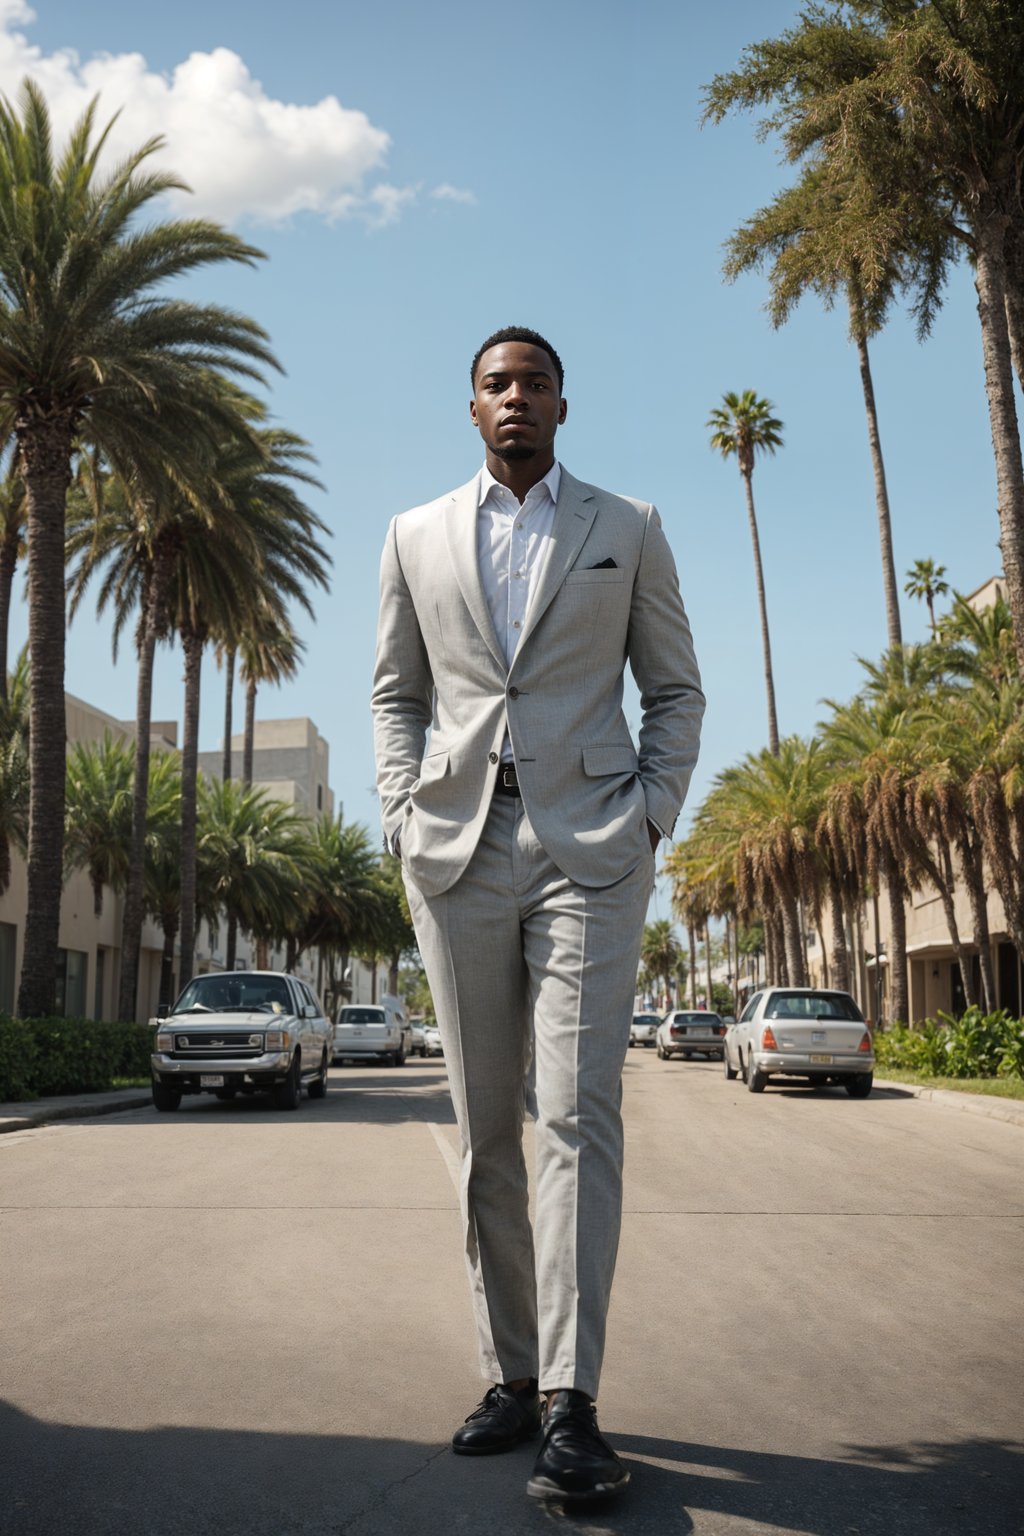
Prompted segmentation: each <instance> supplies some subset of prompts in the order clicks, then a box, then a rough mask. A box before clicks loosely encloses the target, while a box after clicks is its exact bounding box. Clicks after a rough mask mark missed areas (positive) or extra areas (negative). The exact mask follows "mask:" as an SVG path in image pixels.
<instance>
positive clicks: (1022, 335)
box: [990, 218, 1024, 1011]
mask: <svg viewBox="0 0 1024 1536" xmlns="http://www.w3.org/2000/svg"><path fill="white" fill-rule="evenodd" d="M1005 251H1006V329H1007V333H1008V335H1009V338H1010V356H1011V357H1012V359H1013V371H1014V373H1016V375H1017V381H1018V383H1019V384H1020V387H1021V389H1024V221H1022V220H1021V219H1020V218H1012V219H1011V220H1010V224H1009V228H1008V229H1007V231H1006V247H1005ZM990 1011H991V1010H990Z"/></svg>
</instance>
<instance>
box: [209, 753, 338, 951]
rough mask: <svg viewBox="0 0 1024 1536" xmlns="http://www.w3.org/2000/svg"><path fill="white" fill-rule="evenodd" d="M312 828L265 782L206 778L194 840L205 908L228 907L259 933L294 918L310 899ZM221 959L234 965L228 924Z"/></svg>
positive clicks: (292, 921)
mask: <svg viewBox="0 0 1024 1536" xmlns="http://www.w3.org/2000/svg"><path fill="white" fill-rule="evenodd" d="M311 832H312V827H311V825H310V823H309V822H307V821H306V820H305V818H303V817H301V816H297V815H296V814H295V812H294V811H293V810H291V809H290V807H288V806H286V805H283V804H281V802H280V801H277V800H273V799H271V797H270V796H269V795H268V794H267V792H266V791H265V790H262V789H253V788H249V787H245V788H243V787H242V786H241V785H238V784H236V783H235V782H234V781H233V780H231V779H228V780H223V779H220V780H218V779H207V778H205V777H204V778H202V779H201V780H200V784H199V828H198V838H197V845H196V857H197V867H198V884H199V887H200V901H199V905H200V907H201V909H202V910H203V911H204V912H205V913H206V914H207V915H208V916H211V915H213V914H215V913H216V914H220V913H225V912H226V913H227V914H228V915H229V917H230V918H237V919H238V920H239V921H240V922H241V924H242V926H243V927H244V928H246V929H247V930H249V931H251V932H256V933H261V934H264V933H268V932H271V933H272V932H282V931H287V930H288V929H289V927H291V926H295V925H297V924H298V922H300V921H301V916H302V913H303V912H304V911H305V910H306V908H307V906H308V895H307V893H308V884H309V878H310V872H311V867H312V865H313V863H314V862H315V858H316V851H315V847H314V845H313V842H312V838H311ZM235 931H237V930H235ZM224 966H225V969H226V970H229V971H232V970H234V968H235V937H234V932H233V930H232V928H231V926H230V924H229V928H228V942H227V950H226V953H225V957H224Z"/></svg>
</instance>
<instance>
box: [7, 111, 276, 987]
mask: <svg viewBox="0 0 1024 1536" xmlns="http://www.w3.org/2000/svg"><path fill="white" fill-rule="evenodd" d="M95 116H96V103H95V101H94V102H93V103H92V105H90V107H89V108H88V109H87V110H86V112H85V113H84V114H83V115H82V117H81V118H80V119H79V122H78V123H77V125H76V127H75V128H74V129H73V131H72V133H71V136H70V138H69V140H68V142H67V144H66V146H65V148H64V151H63V153H62V155H61V156H60V158H59V159H56V160H55V158H54V155H53V152H52V148H51V130H50V119H49V113H48V111H47V107H46V103H45V101H44V99H43V96H42V94H41V92H40V91H39V89H38V87H37V86H36V85H34V84H33V83H32V82H31V81H26V82H25V84H24V86H23V88H22V92H21V96H20V100H19V104H18V107H17V108H15V107H14V106H12V105H11V104H10V103H9V102H7V101H2V102H0V431H3V432H4V433H6V432H9V431H13V432H14V434H15V438H16V440H17V445H18V469H19V473H20V475H21V478H22V480H23V483H24V487H25V498H26V507H27V520H28V551H29V575H28V598H29V651H30V655H31V662H32V703H31V710H32V722H31V735H30V754H31V776H32V787H31V802H30V809H29V852H28V914H27V919H26V925H25V945H24V959H23V964H22V974H21V986H20V991H19V997H18V1008H19V1011H20V1012H21V1013H22V1014H26V1015H27V1014H47V1013H51V1012H52V1011H53V1007H54V1001H55V975H56V963H55V962H56V951H57V941H58V930H59V922H60V897H61V889H62V879H63V847H62V840H63V826H64V815H63V808H64V771H65V723H64V647H65V615H64V519H65V502H66V497H67V492H68V486H69V483H70V479H71V464H72V457H73V453H74V449H75V444H76V441H78V440H81V439H88V440H89V441H92V442H95V443H97V444H99V445H101V446H103V447H104V450H105V452H106V453H107V456H108V458H110V459H111V460H113V459H115V458H116V459H118V460H120V461H128V460H132V461H136V462H146V461H147V460H149V459H151V458H152V456H153V454H154V452H159V451H160V450H161V449H162V448H163V447H164V446H165V445H166V443H167V442H168V434H169V433H170V435H171V436H173V437H175V438H176V439H177V440H178V446H179V452H180V442H181V436H180V434H181V432H182V430H183V429H184V430H186V431H189V432H194V434H195V435H196V437H197V438H200V439H201V438H203V437H205V436H207V435H208V432H209V427H210V423H211V422H216V421H219V420H221V419H222V416H223V411H222V409H221V407H220V405H219V403H218V402H217V401H216V399H215V398H213V397H211V394H210V392H209V391H208V390H206V389H205V388H204V386H203V370H206V369H208V368H210V367H218V366H219V367H228V368H232V369H235V370H239V369H240V370H242V371H246V372H250V373H252V372H253V371H254V367H255V365H256V364H257V363H259V364H267V363H269V362H270V361H271V358H270V354H269V353H268V351H267V348H266V344H265V337H264V334H263V332H262V331H261V330H260V329H259V327H258V326H256V325H255V324H254V323H253V322H252V321H250V320H246V319H244V318H243V317H241V316H239V315H237V314H233V313H231V312H230V311H227V310H223V309H220V308H217V307H215V306H209V305H198V304H193V303H189V302H187V301H184V300H181V299H172V298H160V297H159V296H158V295H157V293H156V288H157V286H158V285H159V284H163V283H166V282H167V281H168V280H169V279H172V278H174V277H176V276H178V275H180V274H184V273H188V272H191V271H193V270H194V269H196V268H198V267H201V266H207V265H210V264H212V263H217V262H222V261H234V262H246V263H250V264H251V263H252V262H253V261H254V260H255V259H256V257H257V256H258V254H259V253H258V252H257V251H256V250H254V249H253V247H251V246H248V245H246V244H244V243H243V242H242V241H240V240H238V239H237V238H236V237H235V236H233V235H230V234H228V233H227V232H226V231H224V230H222V229H220V228H219V227H218V226H216V225H214V224H211V223H208V222H205V221H201V220H189V221H179V220H167V221H162V222H154V223H150V224H149V225H147V226H145V227H140V226H139V225H138V220H139V217H140V215H142V214H143V210H145V209H146V206H147V204H150V203H151V202H152V201H153V199H154V198H156V197H158V196H159V195H160V194H161V193H163V192H166V191H168V190H170V189H171V188H175V187H180V186H181V183H180V182H178V181H177V180H176V179H175V178H174V177H173V176H171V175H167V174H163V173H159V172H151V171H149V170H148V169H147V168H146V165H145V162H146V161H147V160H148V159H149V157H150V156H151V155H152V154H153V153H154V151H155V150H156V149H157V148H158V147H159V142H160V141H159V140H150V141H149V142H148V143H146V144H144V145H143V146H142V147H141V148H140V149H138V150H137V151H135V152H134V153H131V154H129V155H128V156H127V157H126V158H125V159H123V160H121V161H120V163H118V164H117V165H116V166H115V167H114V169H113V170H112V171H111V172H109V173H107V174H101V173H100V171H99V161H100V158H101V156H102V153H103V150H104V147H105V143H106V139H107V136H108V134H109V126H108V128H107V129H105V130H104V131H102V132H100V133H99V134H96V133H95V132H94V127H95ZM171 429H175V430H171Z"/></svg>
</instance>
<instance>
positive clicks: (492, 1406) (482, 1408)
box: [466, 1387, 511, 1424]
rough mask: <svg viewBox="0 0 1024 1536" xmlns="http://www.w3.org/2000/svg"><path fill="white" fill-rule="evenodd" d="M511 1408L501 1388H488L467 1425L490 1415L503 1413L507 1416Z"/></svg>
mask: <svg viewBox="0 0 1024 1536" xmlns="http://www.w3.org/2000/svg"><path fill="white" fill-rule="evenodd" d="M510 1407H511V1404H510V1403H509V1401H508V1397H507V1395H503V1394H502V1392H501V1389H500V1388H499V1387H488V1389H487V1391H486V1392H485V1393H484V1395H483V1397H482V1399H481V1400H480V1402H479V1403H478V1404H477V1406H476V1407H475V1408H474V1409H473V1412H472V1413H471V1414H470V1415H469V1418H468V1419H467V1420H466V1423H467V1424H471V1423H472V1422H473V1420H474V1419H482V1418H485V1417H486V1416H487V1415H488V1414H490V1413H502V1414H505V1415H506V1416H507V1414H508V1412H509V1409H510Z"/></svg>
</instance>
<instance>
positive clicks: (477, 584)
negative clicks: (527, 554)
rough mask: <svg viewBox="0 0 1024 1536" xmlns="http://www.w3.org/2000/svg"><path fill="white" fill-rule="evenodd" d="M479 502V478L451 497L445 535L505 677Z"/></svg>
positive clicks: (461, 588) (475, 620)
mask: <svg viewBox="0 0 1024 1536" xmlns="http://www.w3.org/2000/svg"><path fill="white" fill-rule="evenodd" d="M559 499H561V498H559ZM479 501H480V476H479V475H477V476H476V477H475V478H474V479H472V480H470V482H469V484H468V485H463V486H460V488H459V489H458V490H457V491H453V492H452V494H451V496H450V497H449V499H448V503H447V505H446V507H445V509H444V532H445V539H446V541H447V544H448V554H449V556H450V558H451V562H452V569H453V570H454V572H455V579H456V581H457V582H458V584H459V591H460V592H461V593H462V598H463V601H464V603H465V604H466V607H467V608H468V609H469V612H470V614H471V616H472V619H473V623H474V624H475V625H476V627H477V629H478V630H479V631H480V633H481V635H482V636H483V638H484V640H485V642H486V644H487V649H488V650H489V651H490V653H491V655H492V656H493V657H494V659H495V661H496V662H497V663H498V666H499V667H500V668H501V675H502V677H504V676H505V675H506V674H507V672H508V664H507V663H506V661H505V654H504V652H503V651H502V649H501V646H500V645H499V644H498V637H497V635H496V634H495V633H494V624H493V622H492V620H491V610H490V609H489V608H488V606H487V599H486V598H485V596H484V588H483V583H482V582H481V580H480V565H479V562H478V560H477V552H476V521H477V512H478V510H479Z"/></svg>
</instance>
